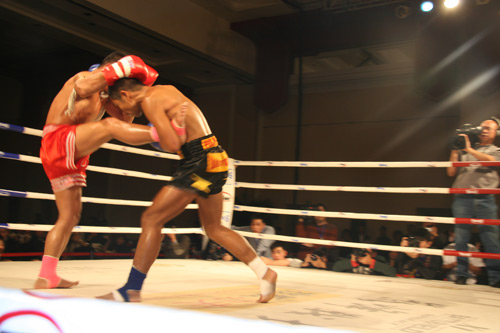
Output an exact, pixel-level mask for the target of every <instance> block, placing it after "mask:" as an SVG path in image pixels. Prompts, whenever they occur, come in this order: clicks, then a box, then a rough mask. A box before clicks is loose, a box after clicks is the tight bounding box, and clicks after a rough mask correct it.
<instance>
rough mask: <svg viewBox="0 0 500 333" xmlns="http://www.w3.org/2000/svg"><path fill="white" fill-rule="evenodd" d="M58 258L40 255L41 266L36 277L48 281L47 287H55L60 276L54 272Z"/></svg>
mask: <svg viewBox="0 0 500 333" xmlns="http://www.w3.org/2000/svg"><path fill="white" fill-rule="evenodd" d="M58 263H59V259H58V258H55V257H51V256H47V255H44V256H43V257H42V268H41V269H40V274H39V275H38V277H40V278H42V279H45V280H47V281H48V284H49V288H54V287H57V285H58V284H59V281H61V278H60V277H59V276H57V274H56V268H57V264H58Z"/></svg>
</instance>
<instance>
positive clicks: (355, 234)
mask: <svg viewBox="0 0 500 333" xmlns="http://www.w3.org/2000/svg"><path fill="white" fill-rule="evenodd" d="M351 231H352V235H351V238H352V241H353V242H356V243H369V242H370V241H371V237H370V236H369V235H368V233H367V232H366V221H365V220H354V221H351Z"/></svg>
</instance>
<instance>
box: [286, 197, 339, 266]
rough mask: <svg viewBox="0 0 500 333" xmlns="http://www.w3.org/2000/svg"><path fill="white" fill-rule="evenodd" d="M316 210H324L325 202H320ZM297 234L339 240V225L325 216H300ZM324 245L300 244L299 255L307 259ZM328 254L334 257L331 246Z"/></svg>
mask: <svg viewBox="0 0 500 333" xmlns="http://www.w3.org/2000/svg"><path fill="white" fill-rule="evenodd" d="M314 209H315V210H318V211H321V212H324V211H325V210H326V208H325V206H324V205H323V204H318V205H317V206H316V207H315V208H314ZM295 236H297V237H304V238H314V239H325V240H327V239H328V240H333V241H335V240H337V227H336V226H335V225H334V224H332V223H330V222H329V221H328V220H327V219H326V217H324V216H314V217H313V218H303V217H301V218H299V219H298V222H297V225H296V226H295ZM322 247H324V246H322V245H315V244H310V243H303V244H301V245H300V248H299V251H298V254H297V257H298V258H299V259H301V260H305V259H306V257H307V255H308V254H309V255H310V254H313V253H314V251H315V250H317V249H319V248H322ZM327 252H328V255H329V256H332V257H334V254H333V249H332V248H331V247H330V248H329V249H328V250H327Z"/></svg>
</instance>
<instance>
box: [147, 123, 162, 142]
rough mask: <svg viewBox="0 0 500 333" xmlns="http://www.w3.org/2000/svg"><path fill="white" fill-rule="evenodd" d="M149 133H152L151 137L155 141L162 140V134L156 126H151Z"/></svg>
mask: <svg viewBox="0 0 500 333" xmlns="http://www.w3.org/2000/svg"><path fill="white" fill-rule="evenodd" d="M149 133H150V134H151V139H153V140H154V142H160V136H159V135H158V131H157V130H156V128H155V127H154V126H151V128H150V129H149Z"/></svg>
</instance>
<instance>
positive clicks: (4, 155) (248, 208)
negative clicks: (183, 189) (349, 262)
mask: <svg viewBox="0 0 500 333" xmlns="http://www.w3.org/2000/svg"><path fill="white" fill-rule="evenodd" d="M0 129H6V130H10V131H15V132H20V133H23V134H28V135H35V136H40V137H41V136H42V131H41V130H36V129H31V128H27V127H22V126H17V125H10V124H6V123H0ZM101 147H102V148H106V149H111V150H117V151H123V152H129V153H135V154H141V155H149V156H155V157H162V158H168V159H179V157H178V156H177V155H173V154H167V153H159V152H154V151H150V150H144V149H138V148H132V147H127V146H121V145H115V144H104V145H103V146H101ZM0 158H8V159H16V160H20V161H25V162H31V163H40V159H39V158H37V157H32V156H26V155H19V154H11V153H5V152H0ZM231 163H232V164H234V165H235V166H281V167H343V168H345V167H350V168H410V167H411V168H429V167H431V168H436V167H440V168H443V167H450V166H455V167H458V166H469V165H472V166H500V162H285V161H280V162H272V161H264V162H255V161H251V162H248V161H238V160H231ZM88 169H89V170H92V171H96V172H103V173H109V174H117V175H124V176H133V177H140V178H150V179H161V180H169V179H171V177H168V176H159V175H154V174H148V173H143V172H137V171H129V170H122V169H114V168H107V167H97V166H93V167H91V166H89V167H88ZM231 177H232V180H233V181H231V184H232V187H233V191H234V188H235V187H242V188H262V189H277V190H313V191H350V192H385V193H434V194H449V193H473V194H477V193H485V194H486V192H481V191H482V190H481V189H449V188H403V187H401V188H391V187H387V188H384V187H359V186H316V185H285V184H256V183H244V182H239V183H238V182H234V178H235V173H234V170H233V171H232V175H231ZM167 178H168V179H167ZM453 191H454V192H453ZM487 191H490V192H488V194H497V193H499V192H497V191H498V189H488V190H487ZM0 196H10V197H22V198H30V199H49V200H54V199H55V196H54V195H53V194H47V193H35V192H22V191H11V190H4V189H0ZM82 202H85V203H100V204H112V205H129V206H149V205H151V202H150V201H134V200H120V199H105V198H91V197H82ZM186 208H187V209H197V208H198V205H197V204H190V205H188V206H187V207H186ZM232 208H233V209H234V210H235V211H248V212H259V213H271V214H282V215H302V216H324V217H334V218H349V219H369V220H388V221H403V222H434V223H446V224H455V223H457V224H485V225H500V220H487V219H467V218H450V217H436V216H413V215H388V214H385V215H382V214H363V213H347V212H321V211H310V210H292V209H276V208H263V207H251V206H242V205H234V204H233V205H232ZM225 210H227V209H225ZM224 213H226V212H224ZM52 227H53V226H52V225H32V224H14V223H0V228H9V229H14V230H39V231H49V230H50V229H52ZM73 231H75V232H105V233H140V232H141V228H132V227H92V226H76V227H75V228H74V230H73ZM236 232H238V233H239V234H241V235H242V236H245V237H253V238H262V239H274V240H281V241H287V242H294V243H311V244H317V245H326V246H342V247H353V248H370V249H374V250H386V251H399V252H417V253H423V254H429V255H453V256H463V257H478V258H490V259H500V254H492V253H480V252H459V251H451V250H439V249H428V248H410V247H401V246H391V245H378V244H365V243H353V242H342V241H332V240H322V239H313V238H302V237H289V236H281V235H267V234H255V233H252V232H244V231H236ZM162 233H176V234H186V233H197V234H204V232H203V229H202V228H163V229H162Z"/></svg>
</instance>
